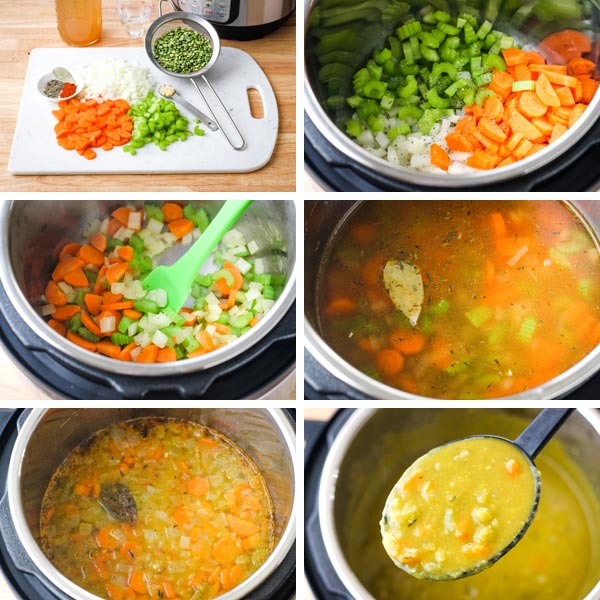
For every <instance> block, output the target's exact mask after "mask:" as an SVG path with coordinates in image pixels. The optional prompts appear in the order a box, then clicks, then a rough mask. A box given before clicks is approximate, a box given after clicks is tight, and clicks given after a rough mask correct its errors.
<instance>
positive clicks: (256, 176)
mask: <svg viewBox="0 0 600 600" xmlns="http://www.w3.org/2000/svg"><path fill="white" fill-rule="evenodd" d="M157 4H158V2H156V1H155V14H154V17H157V16H158V8H157V7H156V5H157ZM142 40H143V38H142V39H139V38H138V39H131V38H129V37H127V34H126V33H125V28H124V27H123V26H122V25H121V23H120V21H119V19H118V15H117V13H116V10H115V0H107V1H105V2H103V32H102V40H101V41H100V42H99V43H98V44H96V45H95V46H105V47H120V46H137V47H140V46H141V45H142ZM222 43H223V46H233V47H236V48H240V49H242V50H244V51H245V52H248V53H249V54H250V55H251V56H252V57H253V58H254V59H255V60H256V61H257V62H258V64H259V65H260V66H261V67H262V69H263V70H264V71H265V73H266V74H267V77H268V78H269V80H270V82H271V85H272V86H273V89H274V90H275V95H276V97H277V101H278V105H279V135H278V139H277V145H276V147H275V152H274V154H273V156H272V158H271V160H270V162H269V163H268V164H267V166H265V167H264V168H262V169H260V170H259V171H255V172H253V173H239V174H223V173H209V174H204V173H202V174H171V175H153V176H152V180H151V183H149V182H148V179H147V178H146V176H145V175H35V176H26V175H19V176H14V175H10V174H9V173H8V171H7V166H8V158H9V154H10V149H11V145H12V139H13V133H14V129H15V125H16V120H17V113H18V109H19V103H20V101H21V93H22V89H23V81H24V78H25V72H26V69H27V64H28V61H29V52H30V51H31V50H32V49H33V48H40V47H42V48H49V47H65V46H66V45H65V43H64V42H63V41H62V40H61V38H60V37H59V35H58V31H57V29H56V17H55V14H54V2H52V1H51V0H22V1H20V2H12V3H8V4H5V5H4V6H3V14H2V21H1V24H0V66H1V68H2V75H1V81H2V86H0V104H1V105H2V111H1V113H0V191H11V192H32V191H34V192H36V191H44V192H50V191H53V192H60V191H65V190H68V191H70V192H77V191H91V190H93V191H95V192H102V191H115V190H119V191H144V190H145V189H152V191H154V192H158V191H163V192H166V191H180V192H190V191H205V192H206V191H227V192H235V191H237V192H252V191H295V187H296V186H295V179H296V178H295V172H296V22H295V15H292V17H291V18H290V19H289V20H288V22H287V23H286V25H284V26H283V27H282V28H281V29H279V30H278V31H276V32H275V33H272V34H271V35H269V36H267V37H266V38H263V39H259V40H255V41H250V42H236V41H231V40H222ZM95 46H92V47H95ZM57 150H58V148H57ZM150 186H151V188H150Z"/></svg>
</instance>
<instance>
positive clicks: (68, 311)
mask: <svg viewBox="0 0 600 600" xmlns="http://www.w3.org/2000/svg"><path fill="white" fill-rule="evenodd" d="M80 311H81V308H80V307H79V306H77V304H67V305H65V306H61V307H60V308H57V309H56V310H55V311H54V312H53V313H52V318H53V319H55V320H56V321H68V320H69V319H72V318H73V317H74V316H75V315H76V314H77V313H78V312H80Z"/></svg>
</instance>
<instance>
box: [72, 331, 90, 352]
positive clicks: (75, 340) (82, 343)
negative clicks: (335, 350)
mask: <svg viewBox="0 0 600 600" xmlns="http://www.w3.org/2000/svg"><path fill="white" fill-rule="evenodd" d="M67 339H68V340H70V341H71V342H73V343H74V344H77V345H78V346H81V347H82V348H85V349H86V350H89V351H90V352H95V351H96V344H94V343H92V342H88V341H87V340H84V339H83V338H82V337H81V336H79V335H77V334H76V333H73V332H72V331H71V330H70V329H68V330H67Z"/></svg>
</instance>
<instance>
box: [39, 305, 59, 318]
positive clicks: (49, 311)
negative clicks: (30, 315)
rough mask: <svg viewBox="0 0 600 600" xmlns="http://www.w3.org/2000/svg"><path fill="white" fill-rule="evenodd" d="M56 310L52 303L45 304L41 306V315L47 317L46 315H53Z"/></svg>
mask: <svg viewBox="0 0 600 600" xmlns="http://www.w3.org/2000/svg"><path fill="white" fill-rule="evenodd" d="M55 312H56V306H54V304H45V305H44V306H42V316H43V317H47V316H48V315H53V314H54V313H55Z"/></svg>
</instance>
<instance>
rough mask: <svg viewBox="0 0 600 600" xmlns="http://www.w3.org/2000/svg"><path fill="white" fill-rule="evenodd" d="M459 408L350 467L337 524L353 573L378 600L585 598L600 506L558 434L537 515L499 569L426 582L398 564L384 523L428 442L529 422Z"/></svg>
mask: <svg viewBox="0 0 600 600" xmlns="http://www.w3.org/2000/svg"><path fill="white" fill-rule="evenodd" d="M450 412H451V413H453V414H446V416H445V417H443V418H439V419H438V418H437V417H435V416H432V417H431V418H430V419H429V421H428V422H427V423H424V422H423V421H420V424H419V423H418V424H415V425H414V426H413V427H411V428H410V429H405V430H404V431H398V432H394V433H391V432H390V433H387V434H385V435H383V436H382V437H381V438H378V439H373V442H372V446H371V448H370V449H368V450H366V451H364V452H363V453H362V454H361V456H360V457H359V458H357V459H355V460H354V461H353V463H352V465H351V467H344V469H343V470H344V490H345V491H347V492H348V497H347V498H345V499H344V505H345V510H344V511H343V512H342V513H340V514H339V515H337V518H336V524H337V530H338V533H339V536H340V544H341V547H342V548H343V551H344V554H345V556H346V559H347V561H348V563H349V566H350V568H351V569H352V571H353V572H354V573H355V574H356V576H357V577H358V579H359V580H360V581H361V583H362V584H363V585H364V586H365V587H366V589H367V590H368V591H369V593H370V594H371V595H372V596H373V597H374V598H375V599H376V600H472V599H473V598H476V599H477V600H499V599H502V600H504V599H510V600H558V599H560V600H581V599H582V598H584V597H585V596H586V594H587V593H588V592H589V591H590V590H591V589H592V587H593V586H594V584H595V583H596V582H597V581H598V580H599V578H600V504H599V502H598V498H597V496H596V494H595V493H594V489H593V488H592V487H591V485H590V483H589V481H588V478H587V476H586V475H585V474H584V472H583V471H582V470H581V468H580V467H579V466H578V465H577V464H576V462H575V461H574V460H573V458H572V457H571V456H570V455H569V454H568V453H567V451H566V450H565V448H564V446H563V445H562V443H561V442H560V441H559V440H557V439H554V440H552V441H551V442H550V443H549V444H548V445H547V446H546V448H545V449H544V451H543V452H542V453H541V454H540V455H539V456H538V457H537V459H536V464H537V467H538V469H539V471H540V473H541V479H542V488H541V496H540V502H539V507H538V512H537V515H536V517H535V519H534V520H533V522H532V524H531V526H530V528H529V529H528V530H527V533H525V536H524V537H523V539H522V540H521V541H520V542H519V543H518V544H517V545H516V546H515V547H514V548H513V549H512V550H511V551H510V552H508V553H507V554H506V555H505V556H503V557H502V558H501V559H500V560H499V561H498V562H497V563H495V564H494V565H492V566H491V567H490V568H489V569H487V570H485V571H483V572H481V573H478V574H477V575H474V576H472V577H467V578H464V579H459V580H456V581H425V580H420V579H416V578H415V577H412V576H411V575H409V574H407V573H405V572H404V571H402V570H400V569H398V568H397V567H396V566H395V565H394V563H393V562H392V561H391V560H390V558H389V556H388V555H387V554H386V552H385V549H384V548H383V545H382V543H381V535H380V528H379V522H378V521H379V519H380V515H381V511H382V509H383V507H384V505H385V502H386V497H387V495H388V493H389V490H390V488H391V487H392V486H393V484H394V483H395V481H396V480H397V478H398V476H399V475H400V474H401V473H402V472H403V470H404V469H406V468H407V467H408V466H409V465H410V464H411V462H412V461H413V459H414V457H415V456H418V455H419V454H420V453H422V452H423V451H424V450H426V449H427V448H426V446H424V444H429V445H431V443H432V442H433V443H443V442H444V441H446V440H449V439H452V438H454V437H462V436H466V435H472V434H473V433H474V431H478V432H479V433H482V434H484V433H485V434H492V435H501V436H506V437H508V438H515V437H516V436H517V435H518V434H519V433H520V432H521V431H522V430H523V429H524V427H525V426H526V425H527V424H528V421H527V420H526V419H523V418H521V417H517V416H514V415H509V414H506V413H503V412H501V411H496V410H492V409H487V410H474V409H469V410H460V411H459V410H454V411H450ZM474 424H476V425H474ZM424 440H426V441H425V442H424Z"/></svg>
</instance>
